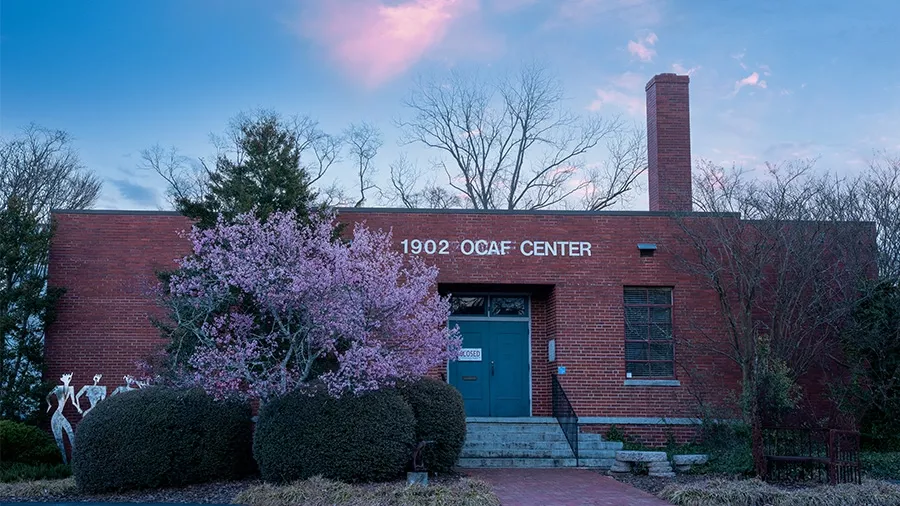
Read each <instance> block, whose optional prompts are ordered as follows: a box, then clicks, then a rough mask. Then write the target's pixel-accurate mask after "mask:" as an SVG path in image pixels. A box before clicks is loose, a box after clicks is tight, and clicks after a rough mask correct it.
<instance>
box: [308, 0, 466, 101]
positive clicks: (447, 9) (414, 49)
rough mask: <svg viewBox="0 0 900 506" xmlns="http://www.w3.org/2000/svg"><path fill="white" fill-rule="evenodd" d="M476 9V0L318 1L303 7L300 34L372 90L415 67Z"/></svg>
mask: <svg viewBox="0 0 900 506" xmlns="http://www.w3.org/2000/svg"><path fill="white" fill-rule="evenodd" d="M304 1H308V0H304ZM310 6H311V7H312V8H309V7H310ZM479 6H480V3H479V1H478V0H404V1H400V2H387V1H385V0H374V1H372V0H368V1H366V0H328V1H324V0H318V1H311V2H310V4H307V7H308V8H307V9H306V10H305V11H304V17H305V19H304V22H303V23H302V26H301V30H302V32H303V34H304V35H305V36H307V37H310V38H312V39H313V40H315V41H317V42H319V43H320V44H322V45H324V46H325V47H326V49H327V51H328V54H329V56H330V57H331V58H332V59H333V60H334V61H335V62H336V63H337V64H338V65H339V66H340V67H342V68H343V69H344V70H345V71H346V72H347V73H348V74H350V75H351V76H353V77H354V78H356V79H359V80H361V82H362V83H364V84H365V85H366V86H369V87H375V86H378V85H380V84H383V83H385V82H386V81H388V80H390V79H392V78H394V77H396V76H398V75H400V74H402V73H403V72H405V71H406V70H408V69H409V68H410V67H412V66H413V65H415V64H416V63H417V62H418V61H419V60H421V59H422V58H423V57H424V56H425V55H426V54H427V53H428V51H429V50H431V49H433V48H434V47H435V46H437V45H438V44H439V43H440V42H441V41H442V40H444V39H445V37H446V36H447V34H448V32H449V29H450V27H451V25H452V24H453V23H454V22H455V21H457V20H458V19H459V18H461V17H463V16H465V15H466V14H469V13H472V12H474V11H476V10H478V9H479Z"/></svg>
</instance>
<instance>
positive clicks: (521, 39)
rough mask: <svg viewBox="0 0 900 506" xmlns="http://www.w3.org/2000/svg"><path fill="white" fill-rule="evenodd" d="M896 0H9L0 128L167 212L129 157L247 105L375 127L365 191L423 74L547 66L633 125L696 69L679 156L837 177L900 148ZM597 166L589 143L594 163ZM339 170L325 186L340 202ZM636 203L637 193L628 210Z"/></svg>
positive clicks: (198, 139)
mask: <svg viewBox="0 0 900 506" xmlns="http://www.w3.org/2000/svg"><path fill="white" fill-rule="evenodd" d="M898 19H900V2H897V1H895V0H878V1H876V0H860V1H857V2H849V1H835V0H816V1H807V0H792V1H783V0H777V1H776V0H760V1H754V2H747V1H737V0H691V1H686V0H290V1H288V0H267V1H264V2H251V1H247V0H245V1H240V2H239V1H225V0H215V1H213V0H154V1H152V2H151V1H145V2H124V1H120V0H115V1H112V0H93V1H91V2H64V1H55V2H54V1H48V2H34V1H30V0H4V1H3V2H2V4H0V135H2V136H3V137H4V138H8V137H10V136H13V135H15V134H16V133H17V132H19V131H20V130H21V129H22V128H23V127H24V126H26V125H28V124H30V123H35V124H38V125H40V126H43V127H47V128H53V129H61V130H65V131H67V132H68V133H69V134H71V136H72V138H73V140H74V147H75V148H76V149H77V150H78V152H79V154H80V157H81V160H82V162H83V164H84V165H85V167H87V168H89V169H91V170H93V171H95V172H96V173H97V174H98V176H99V177H100V178H101V179H102V180H103V182H104V187H103V192H102V195H101V197H100V200H99V202H98V203H97V206H96V207H98V208H101V209H160V208H166V206H167V204H166V202H165V183H164V182H163V181H162V180H161V179H159V178H158V177H157V176H155V175H154V174H153V173H151V172H149V171H147V170H144V169H141V168H140V167H141V160H140V152H141V150H142V149H145V148H148V147H150V146H152V145H155V144H159V145H162V146H175V147H177V148H178V149H179V151H180V152H181V153H182V154H184V155H188V156H192V157H200V156H203V157H208V156H209V155H211V154H212V153H214V152H215V151H214V147H213V146H212V145H211V144H210V141H209V137H210V134H215V133H222V132H224V130H225V128H226V126H227V124H228V122H229V119H231V118H233V117H234V116H235V115H236V114H238V113H240V112H242V111H249V110H253V109H257V108H266V109H272V110H275V111H278V112H279V113H281V114H283V115H285V116H291V115H295V114H299V115H308V116H310V117H312V118H315V119H317V120H318V121H319V123H320V125H321V127H322V128H323V129H324V130H325V131H328V132H331V133H336V134H337V133H340V132H341V131H342V129H344V128H346V127H347V125H349V124H350V123H352V122H362V121H366V122H369V123H372V124H374V125H375V126H377V127H379V128H380V129H381V130H382V131H383V133H384V139H385V145H384V147H383V148H382V149H381V151H380V152H379V155H378V157H377V158H376V160H375V162H376V167H377V168H378V170H379V172H378V176H377V178H376V182H377V183H379V184H380V185H382V186H384V185H386V181H387V173H388V166H389V164H390V163H391V162H393V161H394V160H396V159H397V158H398V157H399V156H401V155H403V154H405V155H406V156H408V157H409V158H410V160H411V161H413V162H414V163H417V164H420V165H422V166H427V165H428V163H429V161H430V160H432V159H433V157H434V153H432V152H430V151H427V150H425V149H424V148H417V147H410V146H404V145H401V144H400V143H399V140H400V131H399V130H398V129H397V127H396V121H397V120H398V119H403V118H404V117H408V115H409V111H408V110H407V109H406V108H405V107H404V105H403V102H404V99H405V98H406V97H408V96H409V94H410V92H411V91H412V90H413V87H414V85H415V81H416V79H417V78H418V77H429V76H441V75H445V74H446V73H447V72H449V71H450V70H452V69H460V70H464V71H468V72H478V73H479V74H480V75H485V76H500V75H504V73H508V72H512V71H514V70H516V69H517V68H519V67H520V66H521V65H523V64H525V63H528V62H534V61H537V62H540V63H542V64H544V65H546V66H548V67H549V68H550V69H551V71H552V72H553V73H554V75H555V76H557V77H558V78H559V79H560V81H561V83H562V84H563V86H564V89H565V92H566V102H565V104H564V105H565V107H566V108H568V109H569V110H571V111H572V112H574V113H576V114H579V115H592V114H596V115H601V116H604V117H615V116H618V117H620V118H621V119H623V120H625V121H626V122H629V123H630V124H634V125H635V126H636V127H638V128H642V129H643V128H645V124H646V123H645V95H644V85H645V84H646V82H647V81H648V80H649V79H650V78H651V77H652V76H653V75H655V74H658V73H663V72H675V73H679V74H689V75H690V76H691V85H690V87H691V88H690V90H691V122H692V132H691V133H692V155H693V158H694V160H695V162H698V161H700V160H709V161H712V162H714V163H718V164H722V165H726V166H731V165H732V164H734V165H737V166H740V167H744V168H745V169H748V170H759V169H760V167H763V166H764V164H765V163H766V162H769V163H785V162H790V161H793V160H798V159H810V158H814V159H816V167H817V168H818V169H819V170H823V171H824V170H829V171H833V172H836V173H839V174H850V175H852V174H853V173H855V172H857V171H859V170H861V169H862V168H864V167H865V165H866V163H867V162H868V161H869V160H870V159H871V158H872V157H873V156H874V154H875V153H876V152H877V151H887V152H888V153H891V154H894V155H896V154H900V98H898V97H900V51H898V48H900V33H898V32H900V30H898V29H897V20H898ZM591 156H593V157H596V158H597V159H596V160H594V159H591V160H586V162H587V163H599V162H601V161H602V156H603V155H602V152H597V153H592V154H591ZM352 176H353V174H352V170H351V169H350V168H349V166H348V165H347V164H341V165H339V166H337V167H334V168H333V169H332V171H331V172H330V173H329V175H328V176H327V177H326V179H327V182H330V181H333V180H336V181H338V182H339V183H341V184H343V185H345V186H347V187H348V189H350V190H351V191H352V189H353V188H352V186H353V177H352ZM628 206H629V207H630V208H633V209H638V210H640V209H646V208H647V207H646V195H645V190H640V192H639V194H638V195H637V196H636V198H634V199H633V200H632V202H630V203H629V204H628Z"/></svg>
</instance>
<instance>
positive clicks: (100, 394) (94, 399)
mask: <svg viewBox="0 0 900 506" xmlns="http://www.w3.org/2000/svg"><path fill="white" fill-rule="evenodd" d="M102 377H103V375H102V374H95V375H94V384H93V385H85V386H83V387H81V390H79V391H78V394H77V395H76V396H75V406H76V407H78V408H79V409H78V411H79V412H81V417H82V418H84V417H85V416H87V414H88V413H89V412H90V411H91V410H92V409H94V407H95V406H97V403H99V402H100V401H102V400H103V399H106V387H105V386H101V385H98V384H97V383H98V382H99V381H100V378H102ZM82 395H87V398H88V401H90V403H91V407H89V408H87V409H86V410H84V412H82V411H81V396H82Z"/></svg>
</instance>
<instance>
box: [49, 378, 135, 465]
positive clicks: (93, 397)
mask: <svg viewBox="0 0 900 506" xmlns="http://www.w3.org/2000/svg"><path fill="white" fill-rule="evenodd" d="M102 377H103V375H102V374H95V375H94V384H93V385H85V386H83V387H81V390H79V391H78V394H77V395H76V394H75V387H72V386H69V382H70V381H72V373H69V374H63V375H62V376H60V378H59V379H60V381H62V383H63V384H62V385H57V386H56V387H54V388H53V390H51V391H50V393H48V394H47V411H48V412H49V411H50V408H52V407H53V404H52V402H51V399H52V398H53V396H54V395H55V396H56V404H57V405H56V411H54V412H53V417H52V418H51V419H50V427H51V428H52V429H53V437H54V438H55V439H56V446H58V447H59V451H60V453H62V459H63V463H64V464H67V463H68V459H67V458H66V447H65V445H64V444H63V431H65V433H66V435H67V436H68V437H69V446H71V447H72V450H75V433H74V432H73V431H72V424H71V423H69V420H68V419H66V416H65V415H64V414H63V408H65V407H66V402H68V401H71V402H72V405H73V406H75V409H77V410H78V412H79V413H81V417H82V418H84V416H85V415H87V414H88V412H90V411H91V410H92V409H94V408H95V407H96V406H97V404H98V403H100V401H102V400H104V399H106V387H105V386H102V385H98V384H97V383H98V382H99V381H100V378H102ZM124 380H125V384H124V385H122V386H119V387H117V388H116V389H115V390H113V392H112V393H111V394H109V395H110V397H112V396H113V395H116V394H118V393H122V392H127V391H129V390H137V389H138V388H144V387H146V386H147V385H148V383H147V382H144V381H138V380H136V379H135V378H134V377H133V376H128V375H126V376H125V377H124ZM133 385H134V386H133ZM83 395H86V396H87V398H88V401H89V402H90V403H91V407H89V408H87V409H86V410H82V409H81V403H80V399H81V397H82V396H83Z"/></svg>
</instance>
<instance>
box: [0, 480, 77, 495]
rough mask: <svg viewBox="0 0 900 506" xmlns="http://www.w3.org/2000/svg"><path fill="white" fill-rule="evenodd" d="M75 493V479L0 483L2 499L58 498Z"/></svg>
mask: <svg viewBox="0 0 900 506" xmlns="http://www.w3.org/2000/svg"><path fill="white" fill-rule="evenodd" d="M73 492H75V478H66V479H63V480H35V481H19V482H13V483H0V498H2V497H57V496H63V495H68V494H71V493H73Z"/></svg>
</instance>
